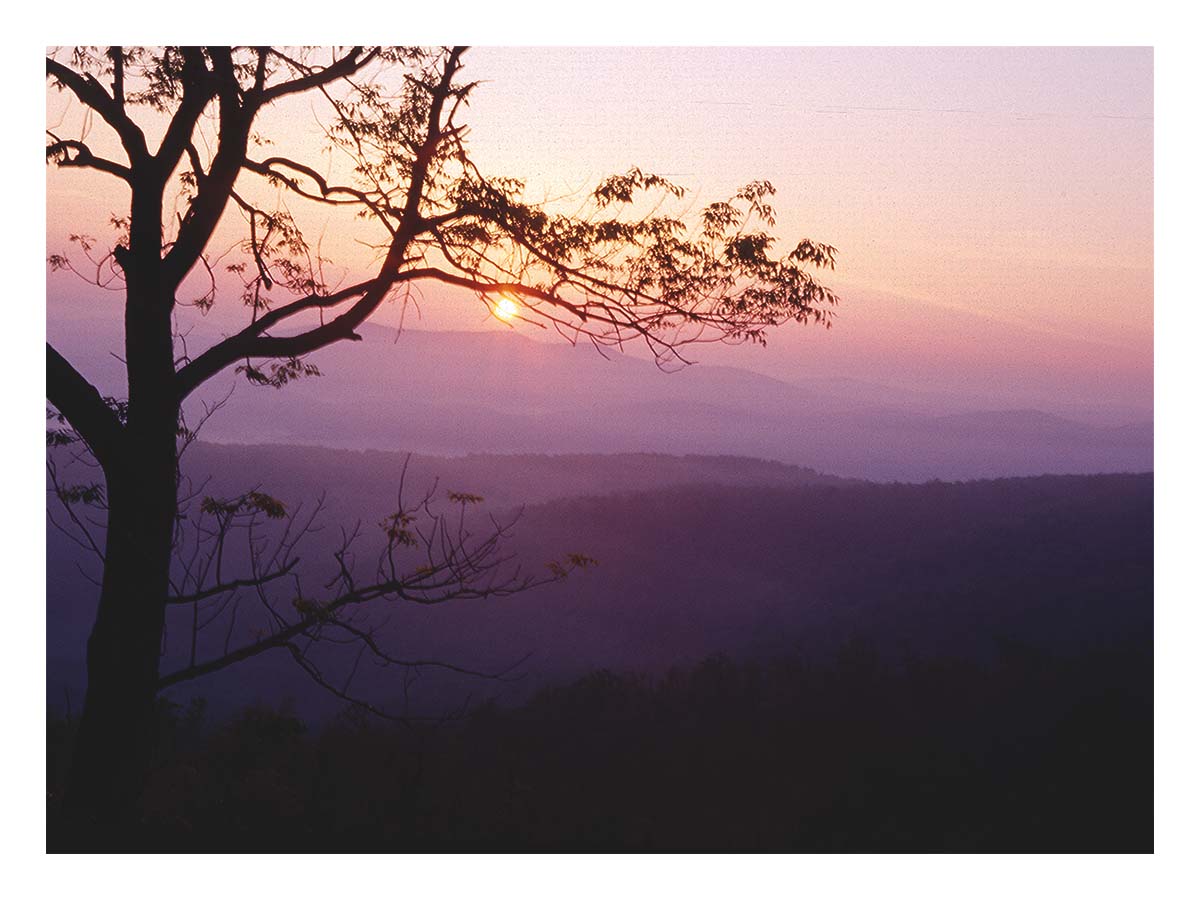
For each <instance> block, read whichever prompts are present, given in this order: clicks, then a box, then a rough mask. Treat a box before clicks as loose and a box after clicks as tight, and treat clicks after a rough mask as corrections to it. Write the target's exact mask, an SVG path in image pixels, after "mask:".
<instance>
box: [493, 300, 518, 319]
mask: <svg viewBox="0 0 1200 900" xmlns="http://www.w3.org/2000/svg"><path fill="white" fill-rule="evenodd" d="M519 311H520V307H518V306H517V301H515V300H513V299H512V298H511V297H501V298H500V300H499V301H498V302H497V303H496V306H495V309H494V312H495V313H496V316H497V318H500V319H503V320H504V321H505V322H507V321H509V320H511V319H513V318H515V317H516V315H517V313H518V312H519Z"/></svg>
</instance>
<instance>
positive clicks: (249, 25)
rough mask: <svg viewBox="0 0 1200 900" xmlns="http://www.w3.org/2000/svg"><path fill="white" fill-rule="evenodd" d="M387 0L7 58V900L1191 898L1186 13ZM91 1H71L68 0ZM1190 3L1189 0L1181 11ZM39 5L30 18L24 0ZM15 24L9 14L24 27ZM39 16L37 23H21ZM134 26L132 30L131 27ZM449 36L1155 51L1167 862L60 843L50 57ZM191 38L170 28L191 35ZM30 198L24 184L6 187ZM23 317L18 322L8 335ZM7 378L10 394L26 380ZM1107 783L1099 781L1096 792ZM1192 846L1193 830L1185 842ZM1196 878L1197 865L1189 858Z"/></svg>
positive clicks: (1162, 836) (247, 7) (31, 43)
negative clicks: (48, 388)
mask: <svg viewBox="0 0 1200 900" xmlns="http://www.w3.org/2000/svg"><path fill="white" fill-rule="evenodd" d="M406 6H408V5H407V4H398V3H395V2H394V0H393V2H389V3H382V2H376V0H370V2H360V3H355V4H352V5H351V6H349V7H330V8H329V9H327V10H320V9H313V10H312V11H305V10H304V9H302V8H300V7H299V6H297V7H295V8H293V9H290V10H289V9H287V8H285V7H281V6H280V5H278V4H262V5H253V4H246V3H244V2H240V3H230V2H208V3H205V4H202V5H201V7H200V8H202V9H204V10H206V11H211V12H212V13H213V14H214V15H215V16H216V17H219V20H218V21H215V22H213V23H207V22H205V23H198V22H195V21H194V20H192V19H191V18H190V17H191V15H192V13H193V11H194V10H195V9H196V8H197V7H196V6H194V5H186V4H179V5H171V4H163V3H161V2H154V3H151V2H143V0H136V2H127V3H122V4H117V5H115V6H114V5H110V4H91V5H89V6H86V7H79V6H78V4H73V3H65V2H60V3H54V4H49V5H45V6H42V7H39V8H38V9H39V11H40V10H41V9H44V10H45V13H44V15H45V20H44V21H43V22H40V23H34V24H33V25H32V26H30V25H28V24H24V23H22V25H20V26H17V30H18V34H17V36H15V37H12V38H10V39H9V47H8V52H7V53H6V54H5V56H4V66H5V67H6V70H5V75H6V80H5V83H6V84H7V85H8V86H9V90H8V91H7V92H6V101H7V103H8V105H9V107H10V109H11V108H12V107H14V106H15V107H16V110H15V112H16V118H15V121H14V122H13V123H12V124H11V125H10V128H11V134H12V135H13V140H12V142H10V143H6V144H4V145H3V147H2V148H0V150H2V152H3V153H4V168H3V170H2V171H5V172H6V173H10V175H9V179H10V184H9V202H8V205H7V206H8V208H7V210H6V213H7V215H6V219H5V225H4V230H5V242H4V247H5V249H6V250H7V251H8V260H9V262H10V264H11V263H15V266H14V267H15V269H16V280H15V283H14V284H11V285H10V288H9V291H8V292H6V293H7V301H8V309H7V310H6V315H7V321H8V322H9V323H10V328H9V329H8V331H7V333H8V334H9V335H10V336H11V337H10V340H9V343H10V346H9V347H7V348H6V352H5V353H4V354H3V360H2V361H0V365H2V366H3V372H2V377H3V379H4V380H3V383H4V384H7V385H9V386H10V389H9V396H10V400H15V406H16V408H17V410H18V412H17V414H16V415H15V416H14V415H13V414H12V413H10V414H9V416H8V419H9V421H10V422H12V421H13V419H14V418H15V419H17V420H18V421H19V425H18V427H17V428H15V429H11V428H10V429H6V437H7V440H6V441H5V442H4V446H5V452H6V456H7V458H6V460H5V462H6V465H5V467H4V469H3V471H4V473H5V491H4V497H5V500H6V502H5V504H4V510H5V515H4V516H2V517H0V527H2V528H3V529H4V534H3V536H2V537H0V547H2V548H3V553H4V556H3V559H4V562H5V564H6V565H5V570H6V572H5V574H6V576H7V578H6V579H5V580H6V586H7V591H6V592H5V593H6V597H5V602H6V606H7V611H8V613H9V615H8V617H7V620H6V623H5V624H6V628H7V635H8V637H9V640H8V641H7V642H6V643H7V646H6V648H5V653H4V654H2V655H0V658H2V659H3V666H4V676H5V677H4V678H3V681H2V682H0V683H3V684H4V686H5V695H6V696H5V700H6V701H7V703H6V705H5V716H4V731H5V738H6V739H5V740H4V741H3V746H4V749H3V754H4V765H3V769H2V771H3V772H4V773H5V775H6V776H7V777H6V778H5V784H6V787H7V791H6V793H5V796H4V798H3V800H4V802H3V804H2V807H3V817H4V818H3V825H2V827H3V832H0V842H2V843H0V846H3V847H4V848H5V849H4V852H5V856H6V857H7V858H8V859H9V860H10V862H12V861H15V862H16V865H15V866H11V865H10V867H6V868H7V871H6V872H5V878H4V881H5V886H6V892H11V895H12V896H28V895H36V896H49V897H59V896H63V897H65V896H69V895H72V894H77V893H83V892H85V891H89V892H94V891H101V892H104V891H106V890H108V889H112V890H114V891H119V892H120V893H121V894H124V895H128V896H134V897H142V896H151V894H152V893H153V894H167V895H172V896H179V897H185V898H187V897H204V898H206V900H208V898H210V897H211V896H212V894H213V893H214V892H215V891H221V892H223V893H225V894H232V896H235V897H242V896H246V897H253V896H257V895H260V894H262V893H264V892H271V893H274V894H279V893H283V892H289V893H290V892H293V891H295V890H296V889H297V888H299V889H300V890H301V893H300V896H315V895H319V894H334V893H345V892H347V891H358V890H363V889H368V890H380V889H382V890H383V891H386V892H388V893H389V894H390V893H393V892H394V893H401V892H403V893H408V894H432V893H434V892H436V893H437V895H439V896H452V897H454V896H470V895H484V894H486V895H487V896H488V897H508V896H519V897H522V898H525V897H529V896H545V895H550V894H554V895H566V896H571V897H581V898H589V897H597V898H600V897H603V898H605V900H610V898H611V897H613V896H614V895H618V896H621V895H633V896H638V897H640V896H664V895H669V896H679V897H690V896H695V895H699V896H714V897H715V896H724V897H730V896H733V897H756V896H760V895H775V894H777V893H787V894H792V893H797V894H798V893H801V892H803V893H805V894H808V895H812V896H818V897H826V896H836V897H844V896H851V897H857V896H870V897H875V896H888V897H910V896H911V897H914V898H915V897H920V898H928V897H941V896H946V897H951V896H953V897H971V898H990V897H997V898H1001V897H1003V898H1006V900H1007V898H1010V897H1012V896H1013V895H1023V896H1033V897H1042V896H1046V897H1050V896H1063V895H1070V896H1086V897H1089V898H1090V897H1121V898H1126V897H1130V896H1137V895H1142V896H1149V897H1155V898H1159V897H1172V896H1180V895H1182V894H1183V891H1184V888H1185V885H1186V883H1188V882H1189V881H1190V882H1191V883H1193V885H1194V883H1195V878H1194V875H1193V877H1192V878H1190V879H1185V877H1184V872H1185V869H1184V865H1185V864H1186V860H1187V854H1188V853H1189V852H1190V851H1191V850H1192V844H1194V838H1192V834H1194V826H1192V824H1191V823H1192V820H1193V817H1194V815H1195V810H1196V809H1197V808H1198V805H1197V802H1196V801H1197V799H1198V798H1197V791H1196V775H1195V774H1194V772H1195V765H1196V762H1195V761H1196V760H1197V759H1198V758H1200V755H1198V754H1197V753H1196V750H1197V749H1198V748H1197V733H1196V724H1195V709H1196V705H1195V701H1194V699H1193V698H1192V697H1191V696H1190V691H1189V688H1190V686H1191V685H1192V684H1194V683H1195V678H1194V675H1195V669H1194V666H1193V664H1192V659H1193V658H1195V655H1196V651H1195V649H1194V644H1195V642H1196V640H1197V638H1198V637H1200V628H1197V627H1196V626H1197V611H1196V607H1197V603H1198V602H1200V601H1198V600H1197V591H1196V590H1195V587H1194V583H1195V579H1194V576H1192V575H1190V573H1189V569H1190V568H1191V567H1190V565H1189V563H1190V562H1191V559H1190V557H1192V556H1194V553H1195V551H1194V550H1193V547H1192V544H1193V543H1194V535H1195V533H1196V529H1195V526H1194V525H1193V522H1194V520H1195V516H1196V510H1197V504H1196V501H1197V496H1196V490H1195V488H1196V476H1195V469H1196V466H1197V465H1198V464H1200V463H1198V460H1200V454H1197V453H1196V450H1197V442H1196V440H1195V424H1194V413H1193V414H1192V415H1191V416H1189V415H1188V412H1189V411H1190V410H1191V409H1194V407H1195V402H1196V400H1195V395H1196V386H1197V379H1196V378H1195V377H1194V366H1192V365H1189V363H1190V362H1191V360H1192V359H1194V358H1195V357H1196V349H1195V347H1194V344H1195V342H1196V341H1197V340H1198V339H1200V328H1198V327H1197V324H1198V323H1197V313H1196V309H1195V299H1196V296H1197V288H1196V285H1195V276H1194V274H1193V273H1192V271H1191V269H1192V266H1193V260H1194V258H1195V256H1196V251H1195V250H1194V249H1193V247H1192V246H1191V244H1192V243H1193V242H1194V239H1195V237H1194V236H1195V234H1196V225H1195V218H1196V210H1197V202H1198V201H1200V197H1198V195H1197V190H1196V188H1197V176H1196V173H1195V167H1194V163H1193V159H1194V158H1195V156H1196V140H1195V136H1196V125H1195V120H1194V112H1195V109H1196V103H1195V71H1196V68H1195V59H1196V49H1195V47H1194V46H1193V42H1194V38H1195V32H1194V30H1193V29H1190V28H1188V27H1187V23H1186V21H1185V19H1184V17H1183V14H1182V13H1181V12H1171V11H1170V10H1171V9H1172V7H1176V5H1175V4H1169V3H1155V2H1144V3H1139V4H1137V5H1136V7H1135V8H1131V7H1130V6H1129V5H1128V4H1127V3H1119V4H1118V3H1109V2H1104V3H1096V2H1093V3H1086V4H1084V3H1079V4H1051V3H1048V2H1045V0H1043V2H1025V0H1017V2H1007V3H1004V4H986V5H984V4H979V5H976V7H977V8H976V9H975V10H974V11H969V10H970V5H968V4H964V3H962V2H930V3H913V2H909V3H904V4H894V3H893V4H885V3H839V4H813V5H808V4H796V3H794V2H789V3H784V2H767V3H755V4H743V5H740V6H739V5H736V4H735V5H728V4H721V5H720V6H718V7H716V8H714V9H712V10H711V11H710V10H707V9H705V8H703V7H701V6H700V5H698V4H690V5H687V6H682V5H679V6H676V7H675V8H673V9H672V8H665V9H659V8H651V7H650V6H649V5H648V4H647V3H645V2H632V0H616V2H607V3H603V4H599V5H597V6H596V7H595V8H590V7H588V6H587V5H584V4H579V5H575V6H574V8H573V9H572V5H570V4H565V3H561V2H538V3H524V4H516V3H511V2H510V3H500V4H497V3H494V2H491V3H482V2H477V0H471V2H459V3H454V4H452V6H449V7H447V6H437V7H431V8H429V9H428V10H425V11H419V12H417V13H415V14H414V13H411V12H408V11H406ZM72 7H77V8H74V9H73V8H72ZM1176 8H1181V7H1176ZM29 9H30V8H29V7H24V8H23V9H22V10H21V11H22V12H25V13H26V14H28V13H29ZM11 24H12V23H10V25H11ZM27 31H28V33H27ZM118 35H119V38H118ZM365 35H371V36H372V39H374V40H379V39H380V38H390V39H392V40H394V41H396V42H405V43H431V42H449V41H450V40H463V39H466V40H468V41H473V42H475V43H481V44H493V45H496V44H627V43H637V44H650V45H654V44H742V43H746V44H756V43H757V44H762V43H792V44H800V43H810V44H843V45H869V44H893V45H895V44H934V45H948V44H988V45H995V44H1006V45H1024V44H1042V45H1056V44H1099V45H1107V44H1122V45H1131V44H1132V45H1154V46H1155V81H1156V90H1155V126H1156V127H1155V140H1156V149H1155V174H1156V179H1155V186H1156V198H1155V201H1156V205H1155V231H1156V235H1157V237H1158V240H1157V242H1156V258H1155V270H1156V288H1157V291H1156V294H1157V303H1156V314H1157V315H1156V319H1157V321H1156V386H1157V394H1156V423H1157V431H1156V448H1157V453H1156V472H1157V484H1158V485H1159V486H1160V489H1159V490H1158V491H1157V492H1156V493H1157V496H1156V517H1155V533H1156V569H1155V574H1156V613H1157V622H1158V629H1157V645H1156V650H1157V665H1156V681H1157V704H1156V705H1157V723H1156V746H1157V751H1156V757H1157V764H1156V777H1157V790H1156V808H1157V815H1156V849H1157V853H1156V855H1155V856H1154V857H1101V856H1089V857H1054V856H1034V857H1005V856H989V857H969V856H956V857H921V856H883V857H876V856H866V857H863V856H845V857H811V856H797V857H788V856H767V857H717V856H707V857H702V856H678V857H644V856H643V857H549V858H532V857H521V856H510V857H482V858H467V859H451V858H448V857H438V856H433V857H406V858H404V859H396V858H392V857H382V856H374V857H362V858H356V859H352V860H344V859H343V860H339V861H334V862H332V864H330V863H331V861H329V860H325V859H323V858H314V859H304V860H301V859H297V858H292V859H284V858H280V859H278V860H265V861H264V860H260V859H255V858H253V857H247V856H240V857H239V856H232V857H220V858H209V859H206V860H204V861H203V862H200V861H198V860H196V861H189V860H187V859H183V858H176V857H144V858H130V857H100V858H88V859H83V858H78V857H44V856H43V855H42V854H43V851H44V840H45V830H44V802H43V796H42V795H43V785H44V783H45V780H44V777H43V775H44V765H45V762H44V760H45V755H44V733H45V732H44V717H45V703H44V700H45V697H44V674H43V673H44V648H45V643H44V640H43V636H44V627H45V614H44V608H43V604H42V599H41V598H43V597H44V596H45V577H44V571H45V555H44V554H45V546H44V540H43V538H42V532H41V526H40V523H41V521H42V517H43V515H44V497H43V487H42V480H41V475H40V471H41V469H40V466H41V459H42V454H43V453H44V445H43V442H42V437H41V435H42V427H43V423H42V414H43V413H42V410H43V408H44V405H43V397H44V387H45V386H44V383H43V380H44V368H43V367H44V362H43V358H42V350H41V347H40V346H38V345H37V343H36V338H37V336H38V335H39V334H41V333H42V332H43V331H44V328H45V322H44V318H45V309H44V302H45V301H44V299H43V298H44V297H45V284H44V265H43V259H44V255H45V246H44V234H45V227H44V215H45V213H44V210H45V197H44V181H43V180H42V179H43V165H44V163H43V160H42V142H41V135H40V124H39V123H40V122H41V120H42V119H43V118H44V107H43V100H42V97H43V88H42V74H41V53H42V51H43V48H44V46H45V45H46V44H51V43H53V44H59V43H62V44H71V43H82V42H87V43H105V42H107V41H109V40H115V39H120V40H124V41H125V42H126V43H143V42H144V43H154V42H157V41H159V40H161V39H162V38H163V37H167V36H186V40H188V41H190V42H200V41H201V40H204V41H218V42H231V41H237V42H242V43H245V42H249V41H253V40H254V39H255V38H256V37H259V38H262V39H267V38H271V39H275V40H280V39H282V40H284V41H287V42H295V43H305V42H306V43H314V44H330V43H353V42H355V41H356V40H363V38H364V36H365ZM176 39H178V37H176ZM14 194H15V196H14ZM13 326H15V327H13ZM14 388H15V390H14ZM1098 789H1099V790H1103V786H1098ZM1189 839H1191V840H1189ZM1193 873H1194V870H1193Z"/></svg>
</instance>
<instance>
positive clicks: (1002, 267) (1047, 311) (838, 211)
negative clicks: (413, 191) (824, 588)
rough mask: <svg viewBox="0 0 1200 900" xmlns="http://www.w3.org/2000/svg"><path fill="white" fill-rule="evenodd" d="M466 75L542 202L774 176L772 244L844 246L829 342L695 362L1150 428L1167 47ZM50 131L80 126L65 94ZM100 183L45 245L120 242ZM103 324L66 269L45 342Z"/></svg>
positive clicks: (621, 53)
mask: <svg viewBox="0 0 1200 900" xmlns="http://www.w3.org/2000/svg"><path fill="white" fill-rule="evenodd" d="M466 63H467V67H466V69H465V71H464V76H465V77H469V78H476V79H480V80H481V82H482V83H481V84H480V86H479V87H478V89H477V91H476V92H475V93H474V94H473V96H472V100H471V106H470V109H469V111H468V113H467V114H466V115H465V117H464V121H466V122H467V124H469V126H470V129H471V131H470V135H469V147H470V150H471V152H472V155H473V157H474V159H475V161H476V162H477V163H478V165H479V167H480V168H481V169H482V170H483V171H484V172H487V173H489V174H495V175H515V176H519V177H522V178H524V179H525V180H526V181H527V183H528V185H529V193H530V195H532V196H534V197H539V196H545V197H559V196H562V195H565V194H575V193H579V192H581V191H585V190H587V189H588V188H589V187H590V186H592V185H594V184H595V183H596V182H597V181H598V180H599V179H600V178H601V177H603V176H605V175H607V174H611V173H613V172H620V171H624V170H625V169H627V168H628V167H629V166H631V165H638V166H640V167H641V168H643V169H645V170H649V171H655V172H658V173H661V174H664V175H668V176H670V177H671V178H672V180H674V181H676V182H678V183H679V184H681V185H682V186H684V187H685V188H686V189H687V190H688V194H687V195H686V197H685V200H684V201H683V205H682V207H681V210H680V211H681V212H684V213H686V212H687V211H688V210H689V209H692V208H699V207H700V206H702V205H704V204H705V203H707V202H710V201H711V200H713V199H718V198H723V197H725V196H728V195H729V194H730V193H731V192H732V191H734V190H736V189H737V188H738V187H739V186H740V185H741V184H744V183H746V182H748V181H750V180H753V179H759V178H763V179H767V180H770V181H771V182H772V183H773V184H774V185H775V187H776V189H777V195H776V197H775V206H776V209H777V212H778V223H777V227H776V233H777V234H778V235H779V236H780V239H781V243H783V244H791V243H794V242H795V241H797V240H799V239H800V238H803V237H811V238H813V239H816V240H821V241H825V242H828V243H831V244H833V245H834V246H836V247H838V248H839V251H840V254H839V266H838V271H837V272H836V273H834V274H833V275H832V276H830V277H829V278H828V279H826V280H827V281H828V283H829V284H830V285H831V286H832V287H833V288H834V289H835V290H837V291H838V292H839V294H840V295H841V296H842V298H843V304H842V306H841V308H840V310H839V317H838V320H837V322H836V324H835V327H834V329H833V330H832V331H830V332H824V331H818V330H813V329H808V330H805V329H801V328H799V327H795V328H789V329H784V330H782V331H781V332H780V333H779V334H777V335H775V336H774V338H773V340H772V341H770V342H769V346H768V347H767V348H766V350H762V349H760V348H753V349H751V348H734V349H726V348H712V349H709V348H704V349H702V350H697V351H696V353H694V354H693V358H696V359H698V361H699V362H700V363H701V364H703V363H705V362H719V363H726V364H735V365H739V366H744V367H747V368H752V369H755V370H758V371H760V372H764V373H767V374H771V375H773V376H775V377H779V378H784V379H787V380H792V381H796V382H801V383H804V382H810V381H812V380H813V379H818V378H822V377H843V378H857V379H863V380H865V381H867V382H872V381H875V382H886V383H888V384H900V385H903V386H905V387H910V388H913V389H920V390H926V391H931V390H943V391H947V392H953V393H957V394H962V395H970V396H978V397H980V398H981V401H983V400H988V401H989V402H990V403H991V404H992V405H997V404H999V405H1010V406H1032V407H1042V408H1045V407H1047V406H1048V405H1052V404H1054V403H1057V406H1056V409H1061V408H1062V402H1063V401H1064V398H1065V401H1069V403H1068V406H1070V405H1074V406H1077V407H1078V410H1079V415H1080V416H1084V415H1091V414H1092V413H1093V412H1094V411H1095V410H1096V409H1100V408H1103V409H1107V410H1109V414H1110V415H1111V417H1112V419H1113V421H1132V420H1136V419H1146V418H1149V417H1150V415H1151V409H1152V377H1153V374H1152V373H1153V265H1152V264H1153V229H1152V222H1153V208H1152V201H1153V171H1152V161H1153V144H1152V139H1153V124H1154V123H1153V72H1152V70H1153V55H1152V51H1151V50H1150V49H1148V48H1141V49H1138V48H965V49H961V48H933V47H928V48H848V47H839V48H795V47H793V48H761V47H759V48H716V47H709V48H582V49H579V48H574V49H573V48H526V49H518V48H495V47H480V48H474V49H473V50H472V51H470V53H469V54H468V55H467V57H466ZM306 102H307V101H306ZM47 117H48V120H49V122H50V123H51V124H52V125H55V126H57V127H61V128H62V129H63V130H65V131H70V130H71V129H73V128H74V129H82V128H83V127H85V123H82V122H79V121H77V120H76V118H75V117H74V112H73V111H72V110H70V109H68V108H66V107H65V106H64V98H63V97H62V96H61V95H58V94H55V93H50V94H48V107H47ZM312 122H313V114H312V111H311V109H307V108H305V109H300V108H297V107H294V106H293V107H290V108H279V109H274V110H271V112H270V114H269V117H268V118H267V119H266V120H265V123H264V125H265V127H264V131H268V132H270V133H274V134H276V135H278V136H279V138H280V140H281V143H289V142H290V144H291V145H292V146H293V147H298V148H304V149H306V150H307V151H308V152H309V153H312V152H315V150H316V149H317V142H316V140H315V137H314V135H315V132H314V129H313V128H312ZM102 127H103V126H99V125H92V126H91V128H92V135H91V136H93V137H94V138H95V139H96V140H98V141H99V140H102V138H101V135H100V134H99V132H100V130H101V129H102ZM106 181H110V180H106V179H105V178H104V177H103V176H97V175H95V174H94V173H64V172H55V171H50V172H49V174H48V223H49V224H48V234H47V242H48V252H54V251H55V250H56V249H57V248H59V247H61V246H62V245H63V244H64V243H65V242H66V238H67V235H68V234H70V233H78V232H83V233H90V234H105V229H106V225H105V222H106V221H107V218H108V215H109V213H110V212H114V211H117V210H120V209H121V208H122V206H123V205H124V202H125V201H124V200H123V199H122V197H121V194H120V192H119V191H117V190H116V189H115V187H114V185H113V184H109V183H106ZM358 237H360V235H359V234H358V233H357V232H356V231H355V230H354V229H352V228H348V227H342V226H340V225H336V226H335V227H331V228H327V235H326V244H325V249H326V251H327V252H329V251H333V252H332V253H330V255H334V256H336V257H337V258H338V259H345V260H346V268H347V270H348V271H353V270H356V269H357V268H358V267H365V266H366V265H367V263H368V262H369V254H368V253H366V251H364V249H363V248H362V246H361V245H360V244H359V243H357V242H356V238H358ZM424 298H425V302H423V303H421V304H420V317H419V319H418V318H416V317H414V316H413V315H412V311H411V310H410V311H409V313H408V315H407V317H406V326H407V327H419V328H432V329H469V330H474V329H489V328H497V327H503V326H501V325H500V324H499V323H497V322H495V321H494V320H492V319H490V318H489V317H488V316H487V314H486V312H484V311H483V310H482V309H481V308H480V306H479V304H478V302H477V301H476V300H475V299H474V298H471V297H464V296H461V295H454V294H453V293H452V292H446V291H440V290H436V289H434V290H431V291H426V292H424ZM110 302H111V301H110ZM236 306H237V301H236V298H230V300H229V301H228V302H227V303H226V304H223V305H221V306H219V307H218V309H217V311H215V312H214V313H213V319H214V321H216V322H225V321H226V319H225V318H223V317H228V316H230V315H232V314H236V313H237V312H240V310H237V309H236ZM97 309H107V304H106V303H105V301H104V300H98V299H97V298H96V296H95V293H94V292H92V293H89V292H88V291H86V290H85V289H83V288H82V287H81V286H80V285H79V284H78V283H77V282H73V281H71V280H69V279H68V277H67V276H63V275H61V274H56V275H54V276H52V277H51V279H50V285H49V301H48V314H49V328H50V331H51V335H53V325H54V322H55V320H56V318H68V317H74V316H79V315H85V316H86V315H91V314H94V313H95V311H96V310H97ZM397 316H398V311H397V310H395V309H389V310H385V311H383V312H382V314H381V319H382V320H383V321H385V322H386V323H389V324H394V321H395V320H396V318H397ZM228 321H230V322H232V320H231V319H230V320H228ZM518 327H522V326H518ZM530 336H532V337H538V336H539V335H538V334H536V333H531V335H530Z"/></svg>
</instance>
